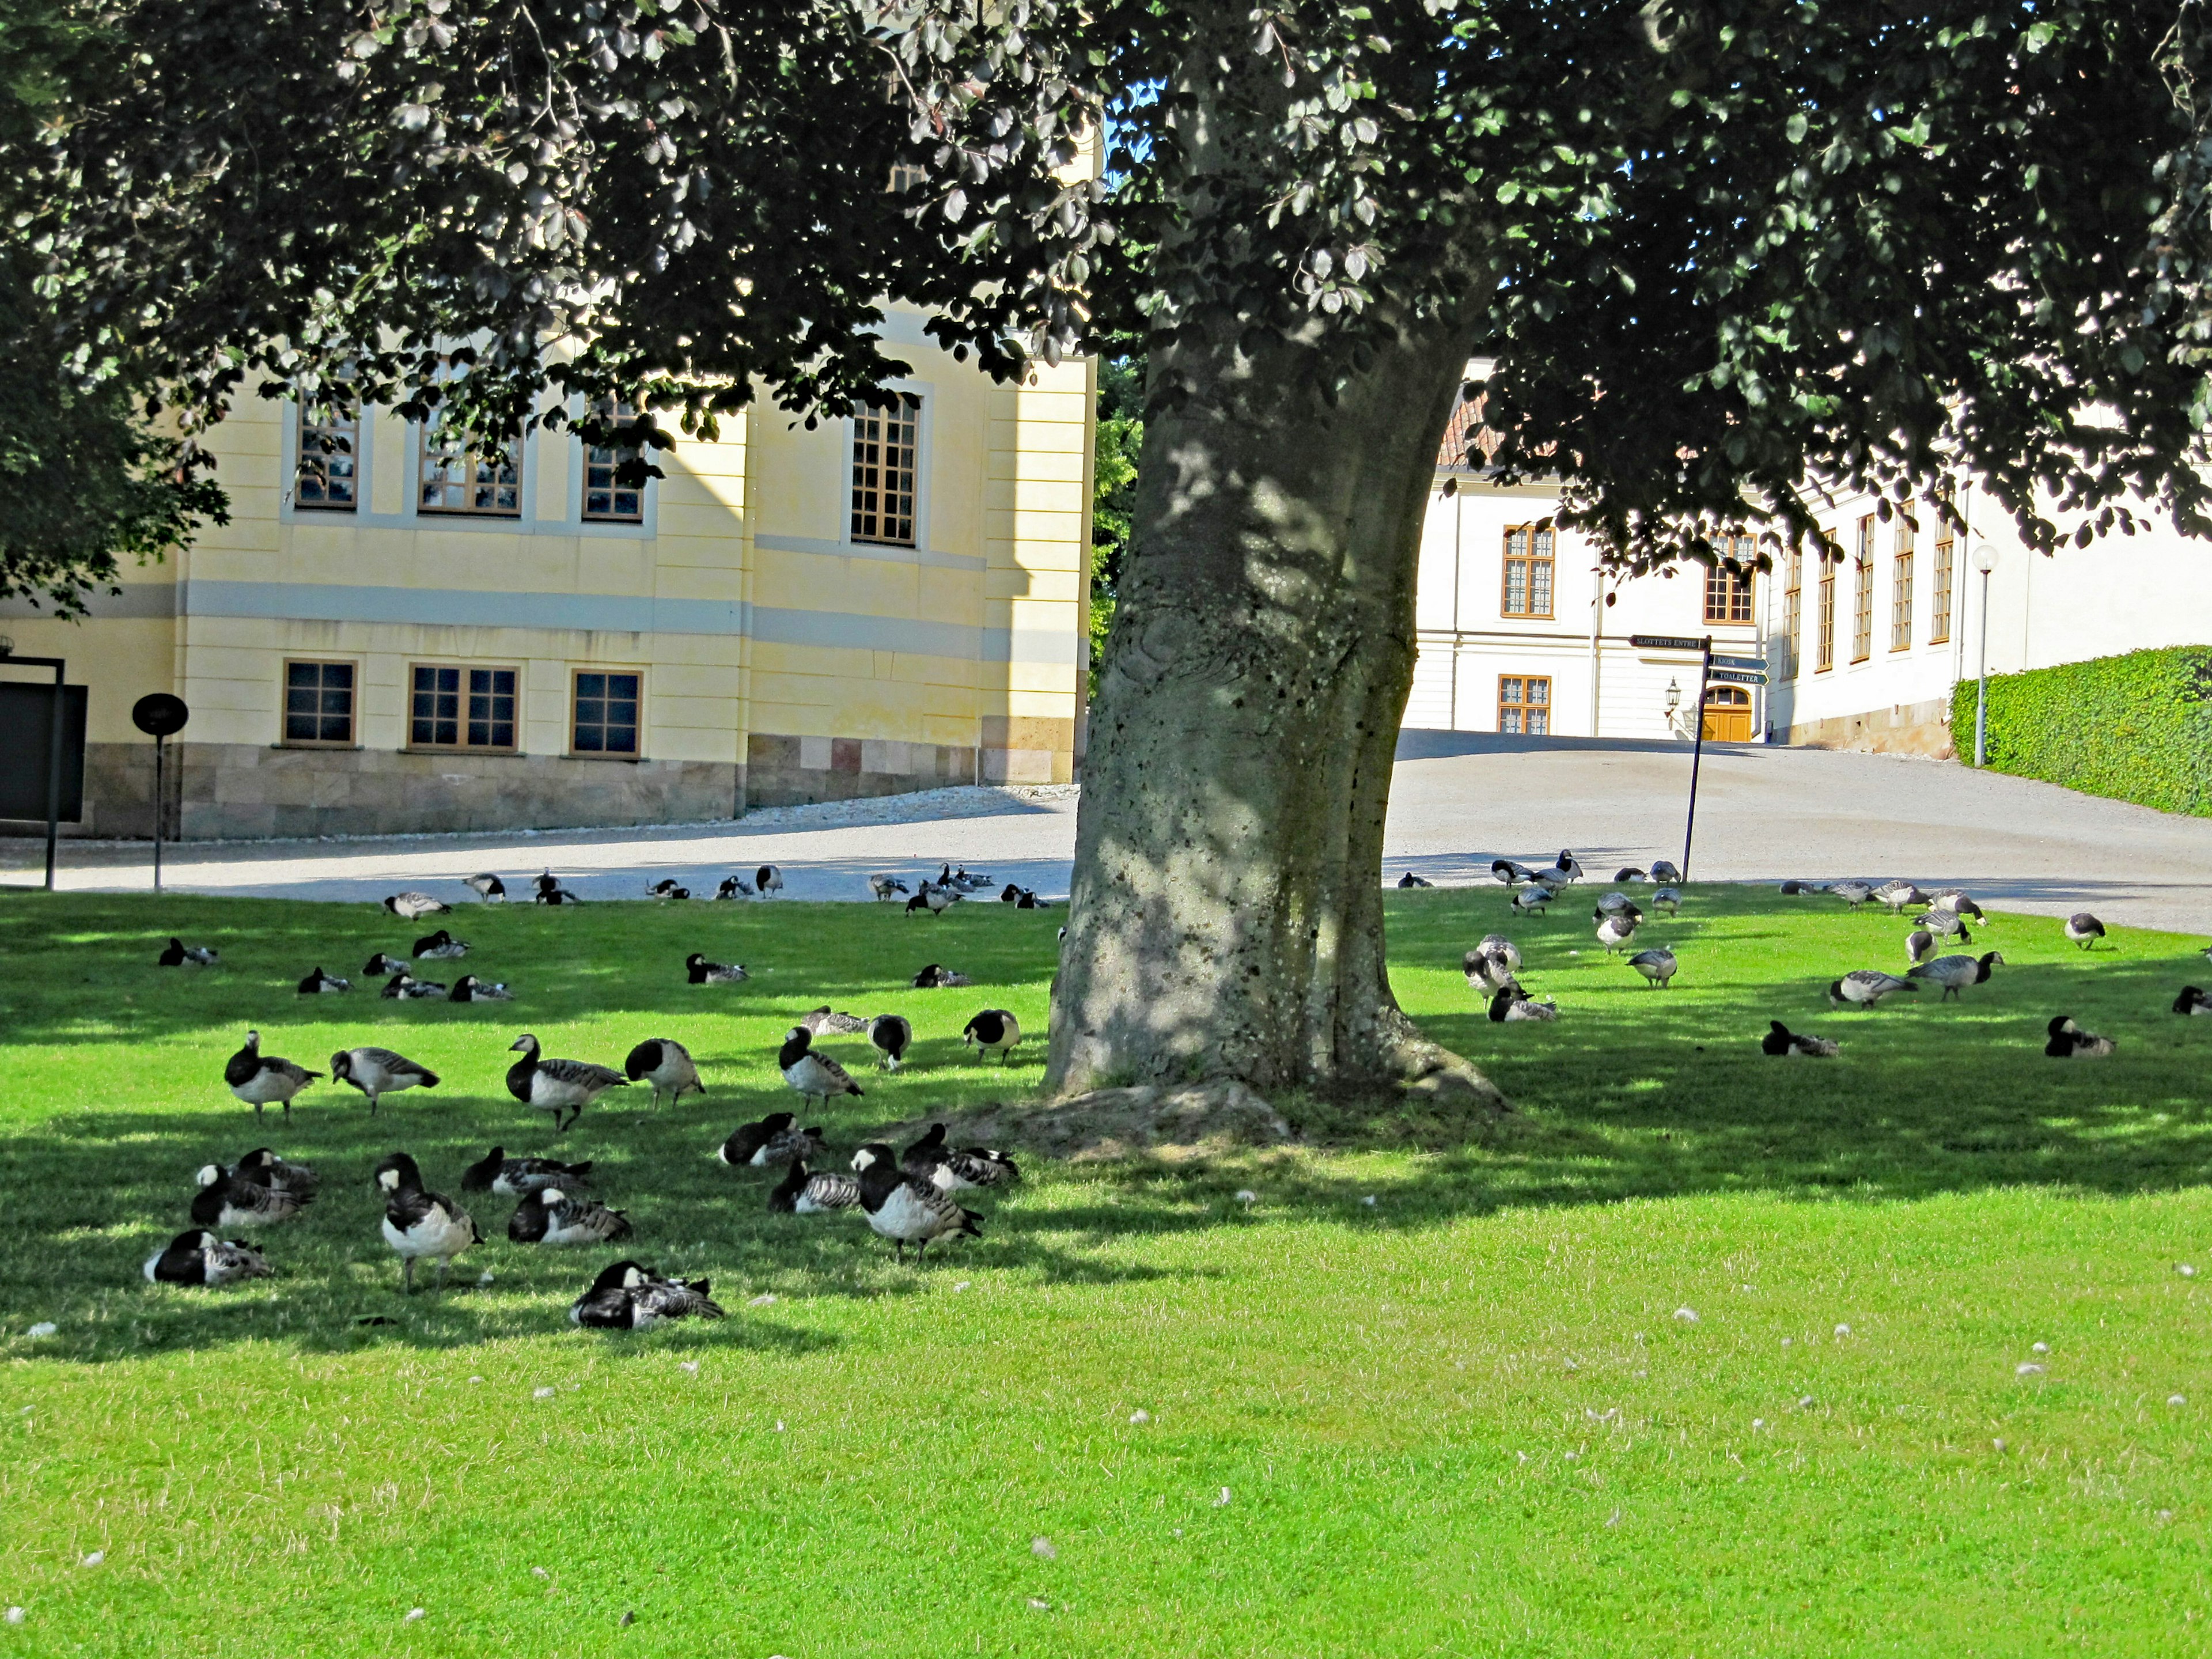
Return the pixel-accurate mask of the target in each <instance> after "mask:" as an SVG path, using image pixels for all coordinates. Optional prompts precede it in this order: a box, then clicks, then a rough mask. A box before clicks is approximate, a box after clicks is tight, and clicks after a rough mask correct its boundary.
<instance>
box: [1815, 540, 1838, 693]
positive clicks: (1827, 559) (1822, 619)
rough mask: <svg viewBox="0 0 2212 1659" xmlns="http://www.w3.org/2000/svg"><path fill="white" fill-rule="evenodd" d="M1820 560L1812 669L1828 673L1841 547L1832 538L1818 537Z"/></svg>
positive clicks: (1831, 665)
mask: <svg viewBox="0 0 2212 1659" xmlns="http://www.w3.org/2000/svg"><path fill="white" fill-rule="evenodd" d="M1843 562H1844V550H1843V548H1842V547H1841V546H1840V545H1838V544H1837V542H1836V541H1835V539H1834V538H1832V537H1824V538H1822V540H1821V544H1820V584H1819V588H1818V592H1817V593H1816V596H1815V600H1814V604H1815V613H1814V621H1815V622H1816V623H1819V625H1820V635H1819V637H1818V638H1817V639H1815V640H1814V647H1815V649H1814V659H1813V671H1814V673H1815V674H1832V673H1833V672H1835V670H1836V572H1837V570H1838V568H1839V567H1840V566H1841V565H1842V564H1843Z"/></svg>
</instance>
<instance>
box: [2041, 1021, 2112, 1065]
mask: <svg viewBox="0 0 2212 1659" xmlns="http://www.w3.org/2000/svg"><path fill="white" fill-rule="evenodd" d="M2044 1030H2045V1032H2046V1033H2048V1034H2049V1037H2050V1040H2049V1041H2048V1042H2045V1044H2044V1045H2043V1052H2044V1053H2045V1054H2048V1055H2049V1056H2050V1057H2051V1059H2053V1060H2102V1059H2104V1058H2105V1057H2106V1055H2108V1054H2111V1053H2112V1050H2113V1049H2114V1048H2117V1047H2118V1044H2117V1043H2115V1042H2113V1041H2112V1038H2110V1037H2108V1036H2097V1035H2096V1034H2095V1033H2094V1032H2093V1031H2085V1030H2082V1029H2081V1027H2080V1026H2078V1025H2076V1024H2075V1023H2074V1022H2073V1021H2072V1020H2071V1019H2070V1018H2068V1017H2067V1016H2066V1015H2064V1014H2058V1015H2055V1016H2053V1018H2052V1019H2051V1024H2048V1025H2046V1026H2045V1027H2044Z"/></svg>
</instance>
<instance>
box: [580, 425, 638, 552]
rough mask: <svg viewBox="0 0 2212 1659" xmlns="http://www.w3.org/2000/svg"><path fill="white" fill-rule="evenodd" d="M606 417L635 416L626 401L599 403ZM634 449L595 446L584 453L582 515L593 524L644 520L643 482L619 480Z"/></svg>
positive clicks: (634, 522)
mask: <svg viewBox="0 0 2212 1659" xmlns="http://www.w3.org/2000/svg"><path fill="white" fill-rule="evenodd" d="M601 407H602V413H603V414H604V415H605V417H606V418H607V419H608V420H611V421H616V422H629V421H634V420H635V419H636V418H637V411H636V410H635V409H632V408H631V407H630V406H629V404H611V405H602V406H601ZM637 453H638V452H637V451H636V450H635V448H631V447H623V448H614V447H609V446H606V445H595V446H593V447H591V448H589V449H586V451H585V452H584V517H585V518H586V519H588V520H592V522H593V523H596V524H642V523H643V522H644V521H645V483H644V480H642V479H640V480H639V481H638V482H637V483H635V484H626V483H623V482H622V480H621V477H620V476H619V474H620V472H621V471H622V466H623V462H625V461H629V460H634V459H636V457H637Z"/></svg>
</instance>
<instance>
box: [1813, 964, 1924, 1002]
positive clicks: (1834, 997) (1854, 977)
mask: <svg viewBox="0 0 2212 1659" xmlns="http://www.w3.org/2000/svg"><path fill="white" fill-rule="evenodd" d="M1913 971H1914V972H1915V973H1917V972H1918V971H1919V969H1914V970H1913ZM1919 988H1920V986H1919V983H1918V981H1915V980H1910V979H1899V977H1898V976H1897V975H1895V974H1885V973H1883V972H1882V971H1881V969H1876V968H1861V969H1857V970H1855V971H1854V972H1851V973H1848V974H1845V975H1844V976H1843V977H1842V978H1841V979H1839V980H1836V981H1832V982H1831V983H1830V985H1829V987H1828V1000H1829V1001H1830V1002H1832V1003H1833V1004H1834V1005H1835V1006H1837V1007H1838V1008H1840V1007H1842V1006H1844V1004H1845V1003H1847V1002H1848V1003H1850V1004H1851V1005H1852V1006H1854V1007H1858V1008H1871V1007H1873V1006H1875V1004H1876V1003H1878V1002H1880V1001H1881V1000H1882V999H1883V998H1884V997H1887V996H1893V995H1895V994H1897V993H1898V992H1899V991H1917V990H1918V989H1919Z"/></svg>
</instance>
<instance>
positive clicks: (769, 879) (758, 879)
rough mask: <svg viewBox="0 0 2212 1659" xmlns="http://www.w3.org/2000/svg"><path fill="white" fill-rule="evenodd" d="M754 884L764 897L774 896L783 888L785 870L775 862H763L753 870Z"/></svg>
mask: <svg viewBox="0 0 2212 1659" xmlns="http://www.w3.org/2000/svg"><path fill="white" fill-rule="evenodd" d="M753 886H754V887H755V888H756V889H757V890H759V893H760V896H762V897H763V898H772V897H774V896H775V895H776V894H778V893H781V891H782V890H783V872H782V871H781V870H779V869H777V868H776V867H775V866H774V865H773V864H763V866H761V867H760V868H759V869H757V870H756V871H754V872H753Z"/></svg>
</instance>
